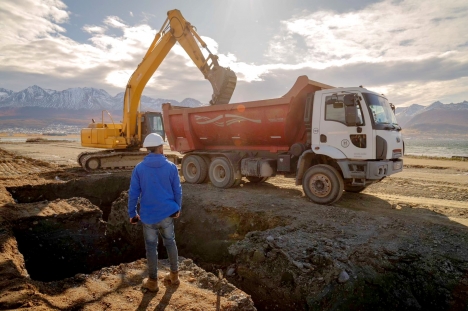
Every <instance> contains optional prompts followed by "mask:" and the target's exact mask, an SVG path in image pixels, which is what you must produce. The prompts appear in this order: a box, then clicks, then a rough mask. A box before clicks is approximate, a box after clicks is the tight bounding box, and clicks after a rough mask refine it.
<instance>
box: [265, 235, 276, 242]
mask: <svg viewBox="0 0 468 311" xmlns="http://www.w3.org/2000/svg"><path fill="white" fill-rule="evenodd" d="M266 240H267V241H268V242H273V241H274V240H275V238H274V237H272V236H271V235H269V236H267V238H266Z"/></svg>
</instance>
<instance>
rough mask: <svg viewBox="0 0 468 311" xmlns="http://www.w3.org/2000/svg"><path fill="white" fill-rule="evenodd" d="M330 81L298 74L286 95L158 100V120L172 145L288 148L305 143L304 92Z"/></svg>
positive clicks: (182, 148)
mask: <svg viewBox="0 0 468 311" xmlns="http://www.w3.org/2000/svg"><path fill="white" fill-rule="evenodd" d="M328 88H333V87H332V86H329V85H326V84H322V83H319V82H315V81H312V80H309V78H308V77H307V76H300V77H299V78H298V79H297V81H296V83H295V84H294V85H293V87H292V88H291V90H290V91H289V92H288V93H286V95H284V96H282V97H280V98H275V99H266V100H257V101H250V102H242V103H232V104H225V105H213V106H205V107H198V108H183V107H175V106H171V104H164V105H163V122H164V128H165V131H166V135H167V138H168V141H169V144H170V146H171V150H175V151H178V152H181V153H185V152H189V151H193V150H246V151H248V150H265V151H270V152H278V151H287V150H289V148H290V147H291V145H292V144H294V143H301V142H302V143H305V142H306V128H305V125H304V108H305V104H306V99H307V95H308V94H310V93H313V92H315V91H318V90H321V89H328Z"/></svg>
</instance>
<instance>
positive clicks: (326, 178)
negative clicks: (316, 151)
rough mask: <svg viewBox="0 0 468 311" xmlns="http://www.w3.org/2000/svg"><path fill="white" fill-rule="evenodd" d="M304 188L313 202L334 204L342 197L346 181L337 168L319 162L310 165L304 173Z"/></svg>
mask: <svg viewBox="0 0 468 311" xmlns="http://www.w3.org/2000/svg"><path fill="white" fill-rule="evenodd" d="M302 188H303V189H304V192H305V194H306V195H307V196H308V197H309V199H310V200H311V201H312V202H314V203H318V204H332V203H334V202H336V201H338V200H339V199H340V198H341V195H342V194H343V189H344V183H343V178H342V177H341V175H340V173H338V171H337V170H336V169H335V168H333V167H331V166H330V165H326V164H319V165H314V166H312V167H310V168H309V169H308V170H307V172H306V173H305V174H304V178H303V179H302Z"/></svg>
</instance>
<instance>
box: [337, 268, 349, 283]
mask: <svg viewBox="0 0 468 311" xmlns="http://www.w3.org/2000/svg"><path fill="white" fill-rule="evenodd" d="M348 280H349V275H348V273H347V272H346V271H345V270H343V271H341V272H340V275H339V276H338V282H339V283H346V282H347V281H348Z"/></svg>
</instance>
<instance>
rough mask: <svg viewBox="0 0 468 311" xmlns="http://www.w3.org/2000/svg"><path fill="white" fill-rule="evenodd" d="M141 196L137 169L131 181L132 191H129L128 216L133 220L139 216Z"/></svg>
mask: <svg viewBox="0 0 468 311" xmlns="http://www.w3.org/2000/svg"><path fill="white" fill-rule="evenodd" d="M140 194H141V187H140V178H139V176H138V171H137V167H135V168H134V169H133V172H132V178H131V180H130V189H129V190H128V216H129V217H130V218H133V217H135V216H136V215H137V210H136V208H137V203H138V198H139V197H140Z"/></svg>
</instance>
